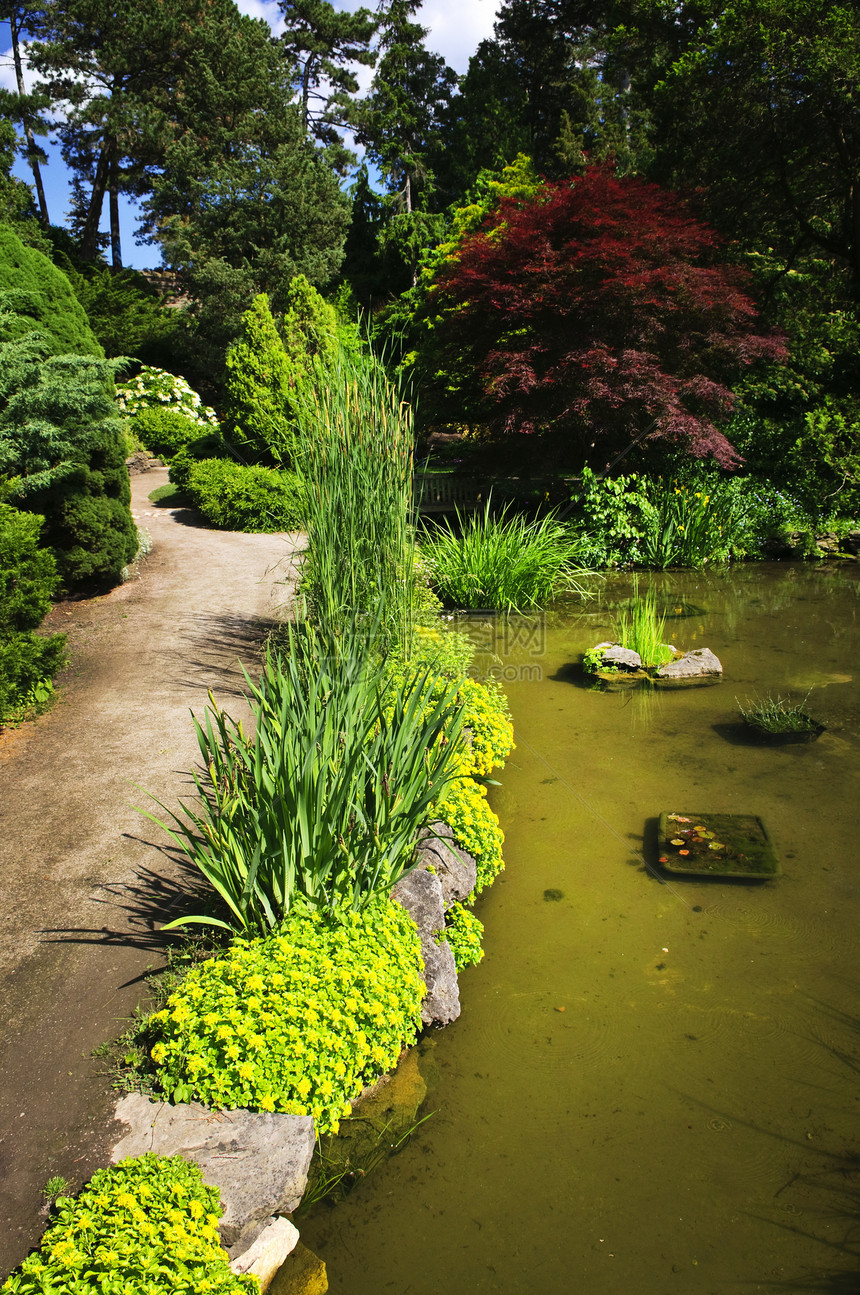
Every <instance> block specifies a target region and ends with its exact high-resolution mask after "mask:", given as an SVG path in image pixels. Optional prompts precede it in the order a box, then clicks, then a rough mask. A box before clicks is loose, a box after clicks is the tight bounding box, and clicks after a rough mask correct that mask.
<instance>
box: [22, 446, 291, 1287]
mask: <svg viewBox="0 0 860 1295" xmlns="http://www.w3.org/2000/svg"><path fill="white" fill-rule="evenodd" d="M166 480H167V473H166V471H164V470H163V469H156V470H155V471H153V472H148V473H143V474H140V475H136V476H135V477H133V478H132V509H133V511H134V514H135V517H136V520H137V523H138V525H139V526H141V527H143V528H145V529H147V530H148V531H149V532H150V534H151V536H152V551H151V553H150V555H149V556H148V557H147V558H145V559H144V560H143V562H142V563H141V564H140V568H139V572H138V573H137V574H136V575H135V576H134V577H133V578H132V579H131V580H130V581H128V582H127V583H126V584H124V585H122V586H121V587H120V588H118V589H114V590H112V591H111V592H110V593H108V594H106V595H104V596H102V597H98V598H93V599H87V600H85V601H79V602H74V601H72V602H65V603H59V604H58V605H57V606H56V607H55V608H54V609H53V611H52V612H51V615H50V617H49V620H48V624H49V625H50V626H51V627H52V628H54V629H63V630H65V631H66V632H67V633H68V636H69V639H68V645H69V650H70V655H71V664H70V666H69V667H68V668H67V670H66V671H65V672H64V674H63V675H62V676H61V677H60V679H59V683H60V685H61V692H60V697H59V701H58V702H57V704H56V705H55V706H54V708H53V709H52V710H51V712H50V713H49V714H47V715H45V716H42V717H41V718H40V719H39V720H38V721H37V722H36V723H34V724H30V725H27V726H25V727H24V728H22V729H19V730H17V731H15V732H11V733H8V734H5V735H0V877H2V893H3V904H2V910H0V912H1V913H2V919H0V920H2V923H3V937H2V939H0V969H2V982H0V1004H2V1007H0V1020H2V1022H3V1026H2V1053H0V1274H2V1275H5V1274H6V1273H8V1272H9V1271H10V1270H11V1269H12V1268H13V1267H14V1266H15V1265H16V1264H18V1263H19V1262H20V1261H21V1259H22V1258H23V1257H24V1255H25V1254H26V1253H27V1251H28V1250H29V1249H30V1247H31V1246H32V1245H33V1244H35V1242H36V1241H37V1240H38V1237H39V1234H40V1232H41V1230H42V1227H43V1226H44V1223H43V1219H42V1218H41V1217H40V1215H39V1208H40V1205H41V1189H42V1187H43V1186H44V1184H45V1182H46V1181H47V1179H48V1178H49V1177H51V1175H53V1174H63V1175H64V1176H65V1177H67V1178H69V1179H70V1180H71V1181H72V1182H73V1183H74V1184H75V1185H76V1186H77V1185H78V1184H79V1183H80V1182H82V1181H83V1180H85V1179H86V1178H88V1177H90V1175H91V1174H92V1172H93V1171H94V1170H95V1169H96V1168H97V1167H98V1166H99V1165H100V1164H102V1163H106V1160H107V1152H108V1149H109V1147H110V1146H111V1145H112V1144H113V1142H114V1141H115V1140H116V1139H115V1136H114V1134H115V1133H116V1132H117V1131H118V1126H115V1125H114V1124H113V1121H112V1117H111V1109H112V1105H113V1102H114V1100H115V1095H114V1094H112V1093H111V1092H110V1090H109V1087H108V1083H107V1080H106V1079H105V1077H104V1075H103V1074H102V1073H101V1071H102V1070H103V1064H102V1063H100V1062H99V1061H98V1060H94V1059H93V1057H92V1051H93V1049H94V1048H96V1047H97V1046H98V1045H99V1044H101V1043H103V1042H104V1041H105V1040H108V1039H112V1038H115V1037H116V1036H117V1034H118V1033H120V1032H121V1030H122V1028H123V1026H124V1022H125V1020H126V1018H127V1017H128V1016H129V1015H130V1014H131V1012H132V1011H133V1009H134V1007H135V1006H136V1004H137V1003H138V1002H139V1001H140V1000H141V999H142V998H143V997H145V988H144V986H143V978H144V976H145V973H146V971H147V968H148V967H150V966H153V965H157V964H159V963H160V962H161V961H162V960H163V943H162V941H161V940H160V938H159V937H158V936H157V935H156V933H155V932H156V928H157V927H158V926H160V924H161V923H162V922H163V921H165V920H167V918H168V917H169V916H175V915H177V913H178V912H179V911H181V894H182V887H183V877H182V869H181V867H180V866H179V865H178V864H177V863H175V862H173V861H172V860H171V859H170V857H169V856H167V855H166V854H165V853H163V851H162V849H161V848H160V847H161V846H163V845H164V844H165V839H164V837H163V834H162V833H161V832H159V830H158V829H157V828H155V827H154V825H152V824H151V823H150V822H149V821H148V820H147V819H146V818H144V817H143V816H142V815H141V814H140V813H138V812H136V811H135V809H134V808H133V806H134V805H145V804H147V798H146V796H145V795H144V793H143V792H142V791H139V790H137V788H138V787H140V788H145V789H146V790H147V791H148V792H151V793H152V794H153V795H155V796H157V797H158V799H159V800H163V801H164V802H165V803H166V804H175V802H176V799H177V797H178V796H180V795H182V794H183V793H184V792H185V791H187V788H188V777H187V771H188V770H189V769H190V768H191V767H192V765H193V764H194V762H195V760H196V758H197V756H198V750H197V744H196V740H195V737H194V731H193V727H192V724H191V720H190V717H189V710H191V709H193V710H194V711H195V712H198V713H199V712H201V711H202V710H203V708H204V707H205V704H206V697H207V691H208V690H209V689H210V688H211V689H212V691H213V692H214V694H215V695H216V697H217V698H218V700H219V701H220V702H221V703H222V704H224V705H225V708H226V709H227V710H229V711H230V712H231V713H234V714H236V713H238V712H240V711H241V709H242V707H243V705H244V703H243V702H242V700H241V689H242V682H243V681H242V673H241V667H240V665H239V662H240V661H243V662H245V663H246V665H247V666H248V667H249V669H251V670H253V668H254V664H255V661H256V660H257V656H258V652H259V645H260V643H261V641H262V638H263V635H264V634H265V631H266V629H267V628H268V627H269V625H270V624H271V623H272V622H273V621H274V620H277V619H280V618H282V617H283V616H284V615H285V614H287V610H288V607H287V604H288V600H289V596H290V593H291V590H292V588H293V585H294V578H295V555H296V552H297V549H298V547H299V544H298V540H299V537H296V536H293V537H290V536H284V535H239V534H232V533H229V532H223V531H209V530H206V529H204V528H202V527H200V526H198V525H195V524H194V515H193V514H191V513H189V512H187V511H185V510H176V509H172V508H163V507H162V508H159V507H157V506H154V505H152V504H151V503H150V502H149V499H148V495H149V493H150V492H151V491H152V490H154V489H155V488H156V487H157V486H159V485H162V484H164V483H165V482H166Z"/></svg>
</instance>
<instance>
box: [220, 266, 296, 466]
mask: <svg viewBox="0 0 860 1295" xmlns="http://www.w3.org/2000/svg"><path fill="white" fill-rule="evenodd" d="M310 290H311V291H313V289H310ZM308 363H309V360H308ZM226 370H227V371H226V377H225V383H224V386H225V396H226V400H227V410H226V416H225V423H226V429H225V430H226V434H227V436H228V437H229V439H230V442H231V444H232V445H235V446H236V447H237V449H238V450H239V451H240V453H241V454H242V455H243V456H244V455H250V457H251V458H252V459H254V460H258V459H259V460H261V461H263V462H268V463H272V462H274V463H278V464H280V465H282V466H284V467H287V466H289V464H290V463H292V459H293V441H294V437H295V417H294V415H293V413H292V406H293V402H294V400H295V396H296V381H297V378H298V376H299V374H298V372H297V368H296V365H295V363H294V362H291V360H290V358H289V357H288V356H287V352H286V350H285V349H284V343H283V342H282V341H281V337H280V334H279V333H278V330H277V328H276V327H275V321H274V319H273V318H272V312H271V310H270V309H269V298H268V297H267V296H266V294H265V293H264V292H262V293H260V294H259V296H257V297H255V298H254V300H253V302H252V304H251V307H250V309H249V310H247V311H246V312H245V314H244V315H243V316H242V331H241V333H240V335H239V337H238V338H237V339H236V341H235V342H234V343H233V345H232V346H231V347H230V350H229V351H228V352H227V364H226Z"/></svg>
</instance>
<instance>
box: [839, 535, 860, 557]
mask: <svg viewBox="0 0 860 1295" xmlns="http://www.w3.org/2000/svg"><path fill="white" fill-rule="evenodd" d="M839 547H840V549H841V550H842V552H843V553H853V554H854V555H855V557H856V556H857V554H858V553H860V531H849V532H848V534H847V535H845V536H843V538H842V543H841V544H840V545H839Z"/></svg>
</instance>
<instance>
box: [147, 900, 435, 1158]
mask: <svg viewBox="0 0 860 1295" xmlns="http://www.w3.org/2000/svg"><path fill="white" fill-rule="evenodd" d="M422 973H423V965H422V962H421V942H420V939H419V936H418V931H417V928H416V926H415V923H414V922H413V921H412V919H411V917H410V916H409V915H408V913H407V912H406V910H405V909H404V908H401V906H400V905H399V904H395V903H392V902H391V901H390V900H389V899H388V898H387V897H382V898H379V899H376V900H374V901H372V902H371V903H370V904H368V905H366V906H365V907H364V908H363V909H362V910H361V911H360V912H349V911H348V912H345V913H343V914H342V915H341V917H340V919H339V920H338V919H336V918H335V917H333V916H332V915H331V914H328V913H324V912H322V911H321V910H320V909H312V908H303V907H301V906H297V907H295V908H293V909H291V911H290V913H289V914H288V916H287V917H286V918H285V920H284V922H283V924H282V926H281V927H280V929H279V930H278V931H277V932H276V933H273V934H272V935H268V936H265V937H263V938H261V939H252V940H245V939H236V940H234V941H233V943H232V944H231V946H230V949H229V952H228V953H227V954H225V955H224V956H223V957H218V958H212V959H210V960H209V961H207V962H203V963H201V964H199V965H198V966H196V967H194V968H192V970H191V971H190V972H189V973H188V975H187V976H186V978H185V979H184V980H183V981H182V982H181V984H180V985H179V986H178V988H177V989H176V990H175V991H174V992H173V994H171V996H170V998H169V999H168V1001H167V1006H166V1007H165V1008H164V1009H163V1010H162V1011H160V1012H156V1013H155V1014H154V1015H153V1016H152V1017H150V1020H149V1029H150V1031H151V1035H152V1037H153V1038H155V1040H156V1042H155V1043H154V1044H153V1046H152V1048H151V1056H152V1059H153V1061H154V1062H155V1066H156V1071H157V1074H158V1081H159V1084H160V1086H161V1088H162V1089H163V1090H164V1092H165V1093H167V1094H168V1095H169V1096H170V1097H171V1098H172V1099H173V1100H174V1101H190V1100H196V1101H200V1102H203V1103H204V1104H205V1105H207V1106H210V1107H213V1108H217V1107H227V1108H234V1107H245V1108H248V1109H250V1110H263V1111H283V1112H285V1113H286V1114H291V1115H312V1116H313V1118H314V1124H315V1127H316V1131H317V1134H322V1133H330V1132H336V1131H337V1128H338V1124H339V1121H340V1119H341V1118H343V1117H344V1116H345V1115H347V1114H348V1113H349V1103H350V1102H352V1101H353V1100H354V1099H355V1098H356V1097H358V1095H359V1094H360V1092H361V1091H362V1088H363V1087H364V1086H365V1085H366V1084H367V1083H369V1082H371V1081H372V1080H374V1079H376V1078H378V1077H379V1076H380V1075H383V1074H385V1073H386V1072H387V1071H389V1070H392V1069H393V1068H394V1066H395V1065H396V1064H397V1060H398V1058H399V1056H400V1053H401V1051H402V1050H403V1048H404V1047H405V1046H407V1045H408V1044H411V1043H413V1042H414V1040H415V1038H416V1035H417V1032H418V1030H419V1029H420V1028H421V1000H422V998H423V996H424V992H425V986H424V983H423V980H422Z"/></svg>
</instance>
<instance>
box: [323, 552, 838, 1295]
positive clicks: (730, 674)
mask: <svg viewBox="0 0 860 1295" xmlns="http://www.w3.org/2000/svg"><path fill="white" fill-rule="evenodd" d="M654 583H655V587H656V589H657V590H658V592H659V594H660V596H661V599H662V600H663V604H664V606H665V607H666V609H667V610H668V614H669V617H670V619H669V620H668V621H667V629H668V628H671V634H672V641H673V642H675V643H676V644H677V645H678V647H680V648H683V649H691V648H695V647H701V646H706V647H710V648H711V649H712V650H713V651H714V652H716V654H717V656H718V657H719V658H720V660H721V661H722V664H723V667H724V672H725V673H724V677H723V680H722V682H720V683H718V684H715V685H713V686H709V687H698V688H688V689H684V690H677V691H657V690H654V689H642V690H637V691H635V692H602V691H599V690H597V689H595V688H594V687H593V685H591V684H590V683H589V681H587V680H586V679H585V678H584V677H583V675H582V672H581V669H580V667H579V665H578V663H579V662H580V661H581V657H582V653H583V652H584V651H585V650H586V649H587V648H588V647H590V646H592V645H593V644H594V643H596V642H599V641H600V640H601V639H602V638H605V637H607V636H608V634H609V633H610V632H611V630H612V615H613V608H614V607H617V606H618V605H620V604H621V603H623V602H624V600H625V599H627V598H629V596H630V592H631V581H630V579H629V578H627V577H625V576H623V575H619V576H611V577H610V578H608V579H607V580H606V582H605V583H604V584H603V585H602V587H601V592H600V595H599V598H598V599H595V600H594V601H593V602H592V603H589V604H585V605H584V606H583V605H579V604H576V605H573V606H571V607H570V608H569V609H567V610H562V611H556V612H553V613H551V614H549V615H548V616H547V617H546V618H512V619H511V620H508V621H502V620H499V621H492V620H487V621H481V620H480V619H477V620H472V621H470V622H466V624H467V625H468V626H469V628H470V633H472V634H473V636H474V637H475V640H476V642H477V643H478V646H479V662H481V661H482V662H483V663H484V664H485V665H487V664H490V663H491V662H492V655H493V654H496V655H497V657H498V658H499V661H500V664H497V665H496V667H495V669H496V673H497V675H498V676H499V678H500V679H501V681H502V682H503V684H504V686H505V688H506V691H507V693H508V696H509V699H510V703H511V708H512V711H513V716H514V724H515V731H516V740H517V749H516V750H515V751H514V752H513V754H512V756H511V758H510V760H509V762H508V764H507V766H506V768H505V769H504V771H503V772H502V773H501V774H500V775H499V780H500V782H501V784H502V785H501V786H500V787H498V788H495V789H493V793H492V797H493V803H494V806H495V808H496V810H497V812H498V813H499V815H500V817H501V820H502V825H503V827H504V830H505V833H506V838H507V841H506V849H505V857H506V862H507V870H506V872H505V873H504V874H503V875H502V877H501V878H500V880H499V881H498V882H497V884H496V885H495V886H494V887H493V889H492V890H491V891H490V892H489V893H487V894H485V896H484V897H482V899H481V900H480V901H479V905H478V912H479V914H480V916H481V918H482V919H483V921H484V922H485V924H486V937H485V949H486V957H485V959H484V961H483V962H482V963H481V964H480V965H479V966H478V967H473V968H469V969H468V970H467V971H466V972H465V973H464V974H463V976H462V978H461V1000H462V1006H463V1012H462V1016H461V1017H460V1019H459V1021H457V1022H456V1023H455V1024H454V1025H452V1026H449V1027H448V1028H447V1029H446V1030H444V1031H441V1032H438V1033H435V1034H433V1035H431V1036H429V1037H428V1038H426V1039H425V1041H424V1042H423V1043H422V1044H421V1045H420V1046H419V1056H418V1060H419V1065H420V1067H421V1069H422V1071H423V1073H424V1076H425V1078H426V1079H427V1081H428V1083H429V1085H430V1093H429V1096H428V1099H427V1101H426V1103H425V1105H424V1107H423V1108H422V1111H421V1114H422V1115H423V1114H426V1113H427V1112H428V1111H432V1112H434V1113H433V1115H432V1116H431V1118H429V1119H427V1120H426V1121H425V1122H424V1123H423V1124H421V1125H420V1127H419V1128H418V1129H417V1130H416V1131H415V1133H414V1134H413V1136H412V1138H411V1139H410V1140H409V1141H408V1143H407V1144H406V1145H405V1146H404V1147H403V1148H402V1149H401V1150H400V1151H399V1153H398V1154H397V1155H396V1156H393V1157H392V1158H391V1159H390V1160H389V1161H388V1162H387V1163H386V1164H384V1165H383V1166H382V1167H381V1168H379V1169H378V1170H377V1171H376V1172H375V1173H374V1174H373V1175H372V1176H371V1177H369V1178H367V1179H366V1180H365V1181H363V1182H362V1183H361V1185H360V1187H359V1188H358V1189H357V1190H355V1191H353V1192H352V1193H351V1195H349V1196H348V1197H347V1199H346V1200H345V1201H343V1202H341V1203H340V1204H338V1205H337V1206H336V1207H335V1208H331V1207H330V1206H328V1205H326V1204H322V1205H319V1206H317V1207H315V1209H314V1210H313V1211H312V1212H311V1213H310V1214H309V1215H308V1216H307V1217H306V1218H304V1219H303V1220H302V1221H301V1224H300V1226H301V1229H302V1238H303V1241H305V1242H306V1243H307V1244H308V1245H309V1246H310V1247H311V1248H312V1249H313V1250H314V1251H316V1253H318V1254H319V1255H320V1256H321V1257H322V1258H323V1259H324V1260H325V1262H326V1264H327V1267H328V1275H329V1282H330V1290H331V1291H332V1292H335V1293H336V1295H382V1293H383V1292H386V1291H391V1292H394V1293H395V1295H407V1293H408V1295H438V1292H439V1291H446V1292H448V1295H472V1292H480V1291H486V1292H493V1293H497V1295H534V1293H535V1292H540V1293H541V1295H570V1293H571V1292H576V1291H588V1292H589V1295H617V1292H619V1291H625V1292H627V1295H655V1292H659V1293H660V1295H662V1293H663V1292H672V1291H678V1292H681V1293H683V1295H711V1293H712V1292H716V1291H721V1292H722V1291H728V1290H732V1291H742V1292H752V1291H774V1290H777V1291H781V1290H785V1291H800V1290H803V1291H813V1290H814V1291H830V1292H842V1291H846V1292H847V1291H848V1290H849V1289H854V1286H853V1280H852V1276H851V1275H852V1274H853V1275H854V1279H855V1280H856V1274H857V1272H858V1269H860V1217H858V1216H860V1209H858V1203H860V1145H858V1140H857V1128H858V1125H857V1115H858V1106H859V1105H860V1100H858V1086H857V1072H858V1069H860V1038H858V1019H860V1011H858V995H857V990H858V983H860V964H858V958H857V930H858V916H860V845H858V842H860V828H858V807H860V785H858V784H860V777H858V775H860V679H858V678H857V675H856V670H857V667H858V644H860V639H858V620H860V567H858V566H856V565H854V564H847V563H846V564H835V563H834V564H831V565H816V566H803V565H800V564H798V565H794V564H791V565H786V564H770V565H750V566H742V567H737V568H733V569H731V570H727V571H713V572H706V573H695V572H683V573H678V572H672V573H667V574H665V575H660V576H655V578H654ZM810 689H812V692H811V695H810V697H809V701H808V709H809V711H810V713H811V714H813V715H814V716H815V718H816V719H817V720H818V721H820V722H821V723H823V724H825V725H826V731H825V732H824V733H823V734H822V735H821V736H820V738H819V739H818V740H817V741H815V742H812V743H808V744H798V745H787V746H772V745H767V744H765V745H762V744H757V743H755V742H754V741H750V739H749V736H748V734H747V733H745V731H744V726H743V725H742V724H741V723H740V716H739V713H738V710H737V705H736V701H735V698H736V697H737V698H739V699H740V700H741V701H744V700H746V699H748V698H751V697H754V696H755V695H757V694H758V695H763V694H765V693H767V692H773V693H781V694H782V695H787V694H791V695H792V696H795V697H799V698H802V697H803V696H805V694H806V693H807V692H808V691H809V690H810ZM688 809H692V810H693V811H695V812H696V813H697V814H701V815H704V814H705V813H706V812H711V813H712V814H744V815H755V816H758V817H760V818H761V820H762V821H763V822H764V823H765V824H766V825H767V828H768V830H769V832H770V836H771V838H772V840H773V844H774V848H775V850H776V853H777V855H778V857H779V861H780V866H781V875H780V876H778V877H774V878H773V879H771V880H767V881H765V882H759V883H757V884H756V883H754V884H749V883H746V882H744V881H742V880H732V879H728V880H725V879H717V878H710V877H707V878H699V877H685V876H676V875H673V874H663V875H661V874H660V869H659V865H658V863H657V831H656V827H657V821H658V818H659V815H660V814H661V813H667V814H668V813H686V811H687V810H688Z"/></svg>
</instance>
